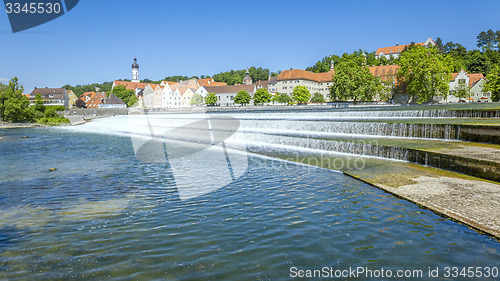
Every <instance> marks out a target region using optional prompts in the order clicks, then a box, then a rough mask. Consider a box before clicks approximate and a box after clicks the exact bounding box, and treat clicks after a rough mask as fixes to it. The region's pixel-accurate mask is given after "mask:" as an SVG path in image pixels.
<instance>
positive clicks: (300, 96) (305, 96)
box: [292, 86, 311, 104]
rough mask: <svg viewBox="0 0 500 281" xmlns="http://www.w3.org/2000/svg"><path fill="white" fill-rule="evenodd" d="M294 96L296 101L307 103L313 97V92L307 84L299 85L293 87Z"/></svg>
mask: <svg viewBox="0 0 500 281" xmlns="http://www.w3.org/2000/svg"><path fill="white" fill-rule="evenodd" d="M292 98H293V100H294V101H296V102H298V103H299V104H301V103H304V104H305V103H307V102H308V101H309V99H310V98H311V93H310V92H309V90H308V89H307V88H306V87H305V86H297V87H295V88H293V92H292Z"/></svg>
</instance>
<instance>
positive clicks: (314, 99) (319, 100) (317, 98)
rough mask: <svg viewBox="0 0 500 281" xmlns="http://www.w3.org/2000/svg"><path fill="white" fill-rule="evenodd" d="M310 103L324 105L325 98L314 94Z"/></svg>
mask: <svg viewBox="0 0 500 281" xmlns="http://www.w3.org/2000/svg"><path fill="white" fill-rule="evenodd" d="M311 102H314V103H325V102H326V101H325V97H323V95H322V94H320V93H314V95H313V97H312V98H311Z"/></svg>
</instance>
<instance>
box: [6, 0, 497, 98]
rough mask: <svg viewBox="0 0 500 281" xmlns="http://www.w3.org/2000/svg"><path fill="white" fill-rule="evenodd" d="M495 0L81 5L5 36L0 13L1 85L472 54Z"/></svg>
mask: <svg viewBox="0 0 500 281" xmlns="http://www.w3.org/2000/svg"><path fill="white" fill-rule="evenodd" d="M499 18H500V1H498V0H491V1H481V2H480V4H474V3H473V2H471V1H461V0H455V1H438V0H433V1H427V0H423V1H401V0H399V1H391V0H386V1H382V2H381V1H336V0H325V1H320V0H308V1H295V0H288V1H272V0H268V1H260V0H254V1H235V0H232V1H163V0H162V1H160V0H141V1H138V0H135V1H128V0H81V1H80V3H79V4H78V6H76V7H75V8H74V9H73V10H72V11H70V12H69V13H68V14H66V15H64V16H62V17H60V18H58V19H55V20H54V21H51V22H49V23H47V24H44V25H41V26H38V27H35V28H33V29H30V30H27V31H24V32H20V33H16V34H12V32H11V31H10V25H9V22H8V18H7V14H6V12H5V10H0V81H1V80H2V79H5V78H11V77H14V76H18V77H19V79H20V80H21V83H22V84H23V85H24V86H25V89H26V91H31V90H32V89H33V87H35V86H37V87H46V86H47V87H59V86H62V85H65V84H72V85H76V84H88V83H92V82H104V81H112V80H115V79H120V78H130V76H131V64H132V63H133V58H134V56H137V57H138V59H139V64H140V76H141V79H143V78H150V79H153V80H158V79H162V78H164V77H165V76H170V75H186V76H191V75H202V74H205V75H213V74H215V73H218V72H221V71H226V70H230V69H243V68H246V67H249V66H262V67H264V68H269V69H270V70H272V71H277V70H284V69H289V68H301V69H304V68H306V67H307V66H311V65H313V64H314V63H315V62H316V61H317V60H319V59H321V58H323V57H324V56H327V55H330V54H338V55H341V54H342V53H344V52H352V51H354V50H357V49H360V48H365V49H366V50H367V51H375V50H376V49H377V48H378V47H385V46H392V45H395V44H396V43H400V44H406V43H409V42H411V41H415V42H423V41H425V40H426V39H427V38H428V37H432V38H434V39H435V38H437V37H441V38H442V39H443V41H445V42H447V41H454V42H458V43H460V44H462V45H464V46H465V47H467V49H472V48H475V47H476V46H475V44H476V36H477V34H478V33H479V32H481V31H483V30H487V29H490V28H491V29H493V30H499V29H500V20H499Z"/></svg>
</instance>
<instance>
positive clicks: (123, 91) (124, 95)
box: [111, 85, 137, 107]
mask: <svg viewBox="0 0 500 281" xmlns="http://www.w3.org/2000/svg"><path fill="white" fill-rule="evenodd" d="M111 93H113V94H115V96H117V97H118V98H119V99H121V100H122V101H123V102H124V103H125V104H126V105H127V107H131V106H133V105H134V104H135V103H136V102H137V97H136V96H135V92H134V91H133V90H127V88H126V87H125V86H124V85H119V86H116V87H114V88H113V90H111Z"/></svg>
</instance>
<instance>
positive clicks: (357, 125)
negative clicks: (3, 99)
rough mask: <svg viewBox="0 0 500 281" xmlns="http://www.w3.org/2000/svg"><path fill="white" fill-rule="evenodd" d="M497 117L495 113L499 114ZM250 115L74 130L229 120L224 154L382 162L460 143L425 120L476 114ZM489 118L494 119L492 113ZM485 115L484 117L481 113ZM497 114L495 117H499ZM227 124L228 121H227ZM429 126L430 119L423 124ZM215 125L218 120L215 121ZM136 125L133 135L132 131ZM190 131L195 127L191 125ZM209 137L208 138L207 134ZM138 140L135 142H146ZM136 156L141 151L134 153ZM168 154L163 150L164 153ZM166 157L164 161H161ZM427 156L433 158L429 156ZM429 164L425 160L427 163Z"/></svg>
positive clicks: (143, 134)
mask: <svg viewBox="0 0 500 281" xmlns="http://www.w3.org/2000/svg"><path fill="white" fill-rule="evenodd" d="M495 112H496V111H495ZM299 114H300V115H298V114H297V113H295V112H281V111H276V112H265V113H262V112H245V113H217V114H211V115H205V114H149V115H139V114H137V115H136V114H131V115H129V116H119V117H116V118H111V119H103V120H96V121H94V122H92V123H89V124H85V125H84V126H78V127H71V128H69V129H70V130H80V131H85V130H87V131H92V132H96V131H97V132H99V131H100V132H102V133H111V134H120V135H130V136H131V137H132V139H133V140H134V139H141V138H147V137H154V138H159V139H161V138H163V139H169V138H170V139H172V138H173V137H172V134H171V133H170V134H169V133H166V134H165V135H163V134H164V133H165V132H167V131H171V130H174V129H175V128H177V131H179V130H180V131H181V132H183V133H182V134H181V135H185V134H184V132H186V127H185V126H187V125H186V124H190V123H193V122H196V120H200V118H201V119H203V118H207V116H209V118H211V119H212V120H222V121H221V122H226V121H227V120H229V119H234V120H238V121H239V126H238V128H237V130H236V131H235V133H234V135H231V136H230V137H229V138H228V139H226V140H224V142H223V145H224V149H226V148H229V149H236V150H240V151H242V150H246V149H245V147H247V146H252V147H253V148H259V147H260V148H262V149H266V148H280V149H287V150H292V151H293V150H298V149H307V150H309V151H312V152H317V153H341V154H348V155H353V156H369V157H382V158H389V159H395V160H403V161H411V160H412V159H414V158H418V157H417V156H415V153H412V151H411V150H410V149H408V148H407V147H405V146H404V145H399V144H398V142H403V144H404V141H406V140H417V141H418V140H423V141H425V140H429V139H432V140H441V141H443V140H446V141H454V140H460V136H461V133H460V132H461V131H460V130H461V129H460V128H461V126H460V125H454V124H427V123H424V122H422V120H424V119H426V118H432V119H433V120H436V119H439V118H442V120H443V122H442V123H445V121H446V120H448V119H445V118H449V117H450V116H454V117H453V118H457V117H460V118H461V117H464V116H471V115H474V114H475V113H474V114H472V113H471V112H469V111H444V110H428V111H402V110H401V111H389V110H387V111H382V110H378V111H360V110H353V111H347V110H345V111H328V112H324V111H323V112H314V111H313V112H300V113H299ZM489 114H490V115H495V114H496V113H495V114H491V113H489ZM476 116H484V113H479V114H476ZM496 116H497V115H495V117H496ZM224 120H226V121H224ZM424 121H425V120H424ZM214 122H215V121H214ZM130 126H133V127H134V128H133V130H130ZM190 126H191V125H190ZM188 131H190V132H191V133H189V139H184V140H182V139H181V141H186V142H190V143H203V142H206V140H201V139H197V138H201V135H207V134H206V133H207V132H212V131H219V132H222V133H224V132H225V131H227V130H225V128H224V125H223V126H220V127H219V128H209V127H206V128H204V127H203V126H201V127H196V128H192V127H190V128H188ZM202 132H205V133H202ZM380 140H384V141H385V140H389V141H390V140H394V141H395V142H396V143H395V144H392V143H390V144H383V143H382V144H380V143H379V141H380ZM144 142H145V141H139V142H137V141H134V142H133V143H141V144H142V143H144ZM135 151H136V153H137V149H135ZM162 153H163V151H162ZM162 157H163V156H162ZM425 157H428V156H425ZM427 162H428V161H425V164H427Z"/></svg>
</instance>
